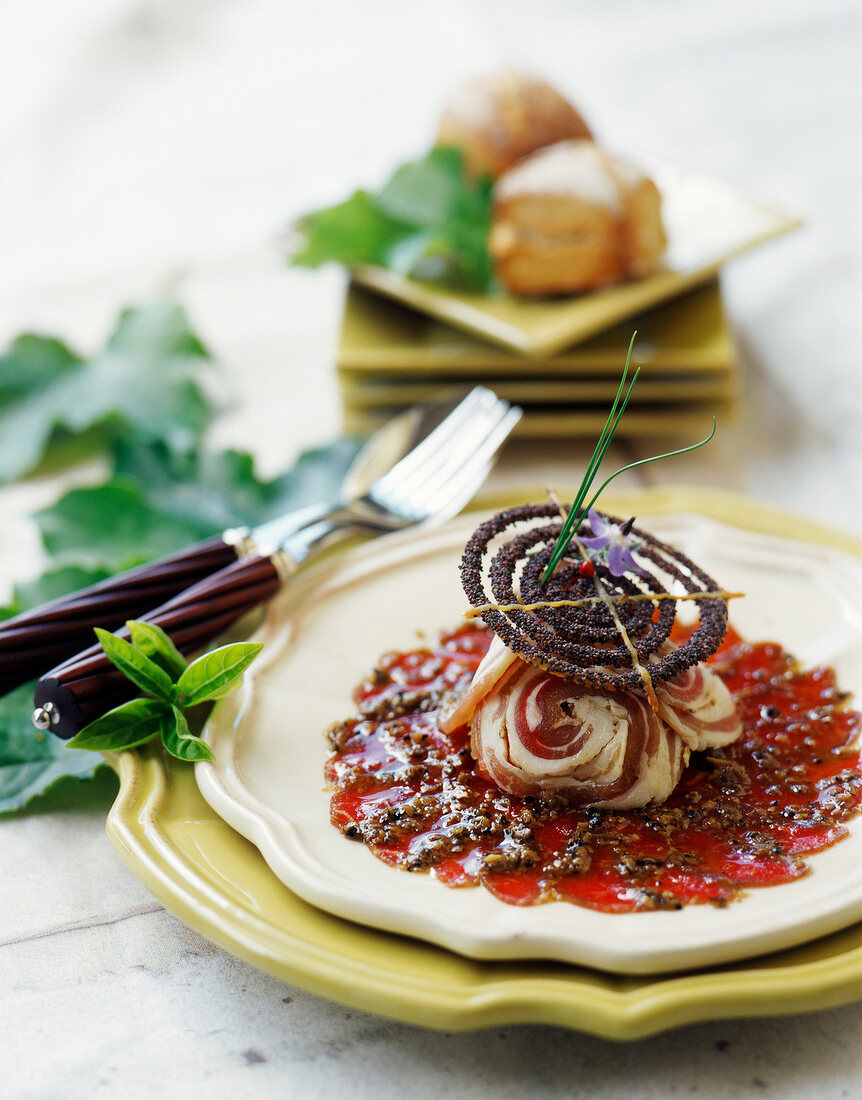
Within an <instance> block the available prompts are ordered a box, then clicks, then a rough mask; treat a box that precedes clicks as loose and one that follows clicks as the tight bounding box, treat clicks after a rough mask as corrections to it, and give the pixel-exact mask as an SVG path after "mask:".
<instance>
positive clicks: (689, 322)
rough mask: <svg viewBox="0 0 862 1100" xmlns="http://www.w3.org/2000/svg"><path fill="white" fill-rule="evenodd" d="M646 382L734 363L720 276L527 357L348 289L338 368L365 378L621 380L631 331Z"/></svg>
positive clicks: (717, 370)
mask: <svg viewBox="0 0 862 1100" xmlns="http://www.w3.org/2000/svg"><path fill="white" fill-rule="evenodd" d="M635 329H637V334H638V336H637V341H636V343H635V347H634V351H633V353H632V361H633V362H634V363H635V365H636V366H639V367H640V368H641V382H640V383H639V385H641V384H642V383H644V382H646V381H648V380H649V379H650V378H652V377H655V376H673V377H678V378H685V379H692V380H695V379H698V378H700V377H701V376H712V375H716V374H722V375H727V374H728V373H729V372H733V373H735V372H736V349H735V346H734V340H733V334H732V332H731V328H730V324H729V322H728V319H727V315H726V313H725V309H724V303H723V301H722V295H721V289H720V287H719V284H718V282H717V280H715V279H712V280H710V281H709V282H708V283H705V284H704V285H703V286H700V287H696V288H695V289H694V290H689V291H686V292H685V293H683V294H680V295H678V296H677V297H676V298H673V299H672V300H671V301H669V302H665V303H663V304H662V305H659V306H656V307H654V308H653V309H649V310H646V311H644V312H642V313H638V314H636V315H635V316H634V317H630V318H628V319H626V320H625V321H620V322H618V323H617V324H615V325H612V326H611V327H610V328H607V329H605V330H604V331H603V332H601V333H599V334H598V335H596V336H593V337H591V338H590V339H589V340H586V341H584V342H582V343H580V344H577V345H576V346H575V347H571V348H566V349H565V350H564V351H561V352H558V353H557V354H556V355H543V354H537V355H531V356H530V357H529V359H527V358H525V357H524V356H523V355H519V354H517V353H516V352H513V351H510V350H508V349H507V348H502V347H499V346H498V345H496V344H489V343H488V342H487V341H486V340H481V339H479V338H478V337H477V336H473V335H471V334H470V333H468V332H464V331H463V330H461V329H457V328H453V327H452V326H451V325H448V324H444V323H442V322H441V321H438V320H436V319H435V318H434V317H429V316H428V315H427V314H424V313H419V312H417V311H415V310H412V309H407V308H405V307H404V306H402V305H399V304H398V303H397V302H394V301H392V300H391V299H387V298H383V297H381V296H380V295H379V294H374V293H373V292H371V291H369V290H365V289H363V288H362V287H360V286H357V285H356V284H355V283H354V284H352V285H351V286H350V287H349V288H348V291H347V297H346V299H345V303H344V313H343V315H342V320H341V334H340V337H339V341H338V358H337V364H338V372H339V375H340V376H341V377H342V378H343V379H344V380H345V381H346V380H348V379H349V380H351V381H353V382H356V383H359V382H363V383H368V384H371V383H374V382H380V383H383V382H396V381H397V382H399V383H402V384H403V383H407V382H411V381H420V380H421V381H427V380H431V379H433V380H435V381H446V380H449V381H452V380H453V379H454V380H460V379H463V378H470V379H472V380H475V381H477V382H479V381H481V382H485V383H486V384H487V383H488V382H489V380H490V381H492V384H493V383H496V382H497V381H504V380H509V381H512V380H515V379H517V380H524V379H527V378H529V379H535V378H541V379H546V380H551V379H556V380H558V381H564V382H577V381H579V380H581V379H604V380H605V381H606V383H607V384H608V385H609V386H610V385H611V383H613V389H614V392H616V383H617V382H618V381H619V375H620V370H621V369H622V364H623V363H624V362H625V357H626V352H627V350H628V346H629V341H630V340H631V336H632V332H633V331H634V330H635Z"/></svg>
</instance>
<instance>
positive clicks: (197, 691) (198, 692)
mask: <svg viewBox="0 0 862 1100" xmlns="http://www.w3.org/2000/svg"><path fill="white" fill-rule="evenodd" d="M126 626H127V627H128V628H129V633H130V634H131V638H132V640H131V642H127V641H126V640H125V638H119V637H117V635H116V634H111V633H109V632H108V631H107V630H101V629H99V628H97V629H96V634H97V635H98V638H99V641H100V642H101V643H102V649H103V650H104V651H105V655H106V656H107V657H108V660H110V661H111V663H112V664H114V665H116V667H117V668H118V669H119V670H120V671H121V672H122V673H123V675H124V676H125V677H126V678H127V679H129V680H131V682H132V683H133V684H134V685H135V686H136V687H139V688H140V689H141V691H142V692H144V695H143V696H142V697H141V698H138V699H132V700H130V701H129V702H128V703H123V704H122V706H119V707H115V708H114V709H113V710H110V711H108V713H107V714H104V715H102V717H101V718H97V719H96V720H95V721H93V722H91V723H90V724H89V725H88V726H85V727H84V729H82V730H81V731H80V732H79V733H77V734H76V735H75V736H74V737H73V738H72V740H71V741H69V742H68V744H69V745H70V746H71V747H72V748H76V749H91V750H92V751H94V752H107V751H109V750H119V749H131V748H135V747H136V746H137V745H143V744H146V742H147V741H152V740H153V738H155V737H161V740H162V744H163V745H164V747H165V749H166V750H167V752H169V753H170V754H171V756H175V757H176V758H177V759H178V760H187V761H195V760H213V759H214V757H213V754H212V750H211V749H210V747H209V745H207V744H206V742H204V741H202V740H201V738H200V737H198V736H196V735H195V734H194V733H192V731H191V727H190V726H189V720H188V717H187V715H186V710H187V709H188V708H190V707H197V706H200V704H201V703H209V702H212V701H214V700H216V699H222V698H223V697H224V696H225V695H229V694H230V693H231V692H232V691H235V690H236V689H237V688H238V687H239V685H240V683H241V682H242V677H243V673H244V672H245V670H246V669H247V668H248V667H249V665H250V664H251V663H252V661H253V660H254V659H255V657H257V655H258V653H260V651H261V650H262V649H263V645H262V644H260V643H259V642H235V643H233V644H231V645H225V646H221V647H220V648H219V649H213V650H211V651H210V652H209V653H205V654H204V655H203V656H202V657H198V659H197V660H196V661H193V662H192V663H191V664H188V662H187V661H186V659H185V658H184V657H183V655H182V654H181V653H180V651H179V650H178V649H177V647H176V646H175V645H174V643H173V642H172V641H171V639H170V638H169V637H168V635H167V634H166V633H165V632H164V631H163V630H162V629H161V627H158V626H155V625H154V624H153V623H148V622H144V621H143V620H140V619H137V620H132V621H131V622H128V623H126Z"/></svg>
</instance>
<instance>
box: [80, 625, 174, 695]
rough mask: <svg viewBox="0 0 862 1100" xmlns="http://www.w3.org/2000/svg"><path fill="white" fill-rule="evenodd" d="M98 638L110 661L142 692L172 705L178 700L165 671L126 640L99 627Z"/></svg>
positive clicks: (97, 630)
mask: <svg viewBox="0 0 862 1100" xmlns="http://www.w3.org/2000/svg"><path fill="white" fill-rule="evenodd" d="M96 636H97V637H98V639H99V641H100V642H101V643H102V649H104V651H105V655H106V656H107V658H108V660H109V661H110V662H111V663H112V664H114V665H116V666H117V668H118V669H119V670H120V672H122V673H123V675H124V676H126V677H127V678H128V679H129V680H131V681H132V683H133V684H135V685H137V687H139V688H140V689H141V691H146V692H147V693H148V694H150V695H155V696H156V698H157V699H162V700H164V701H165V702H166V703H172V702H173V701H174V699H176V697H177V691H176V688H175V687H174V684H173V681H172V680H171V678H170V676H168V674H167V673H166V672H165V670H164V669H163V668H159V666H158V665H157V664H156V663H155V662H154V661H151V660H150V658H149V657H146V656H144V654H143V653H139V652H138V651H137V649H135V647H134V646H133V645H132V644H131V643H130V642H127V641H126V640H125V638H118V637H117V636H116V634H111V633H110V632H109V631H107V630H103V629H102V628H101V627H98V626H97V627H96Z"/></svg>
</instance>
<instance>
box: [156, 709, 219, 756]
mask: <svg viewBox="0 0 862 1100" xmlns="http://www.w3.org/2000/svg"><path fill="white" fill-rule="evenodd" d="M162 744H163V745H164V746H165V748H166V749H167V751H168V752H169V753H170V754H171V756H175V757H176V758H177V760H188V761H190V762H191V761H195V760H215V757H214V756H213V753H212V749H211V748H210V747H209V745H207V743H206V742H205V741H202V740H201V739H200V737H195V736H194V735H193V734H192V733H190V732H189V724H188V722H187V721H186V716H185V715H184V714H183V712H182V711H181V710H180V708H179V707H176V706H175V707H173V708H172V715H171V717H170V718H169V719H168V720H167V721H166V722H165V724H164V726H163V727H162Z"/></svg>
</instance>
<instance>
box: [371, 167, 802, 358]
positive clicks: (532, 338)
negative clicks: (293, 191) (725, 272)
mask: <svg viewBox="0 0 862 1100" xmlns="http://www.w3.org/2000/svg"><path fill="white" fill-rule="evenodd" d="M645 168H646V169H647V171H649V172H650V174H651V175H652V177H653V179H654V180H655V181H656V183H657V184H658V187H659V190H660V191H661V193H662V212H663V216H664V221H665V228H666V231H667V237H668V245H667V249H666V251H665V255H664V257H663V261H662V263H663V266H662V268H661V270H659V271H657V272H656V273H655V274H654V275H650V276H648V277H647V278H645V279H639V280H637V281H635V282H630V283H624V284H622V285H620V286H614V287H608V288H605V289H603V290H597V291H593V292H592V293H589V294H581V295H578V296H577V297H572V298H555V299H530V298H515V297H513V296H511V295H508V294H504V293H499V294H494V295H492V294H479V293H476V292H467V291H458V290H454V289H452V288H449V287H443V286H439V285H437V284H434V283H429V282H421V281H419V280H417V279H410V278H407V277H406V276H403V275H399V274H398V273H397V272H394V271H390V270H388V269H386V268H380V267H360V268H356V269H355V270H354V272H353V277H354V279H355V280H356V281H357V282H359V283H362V284H363V285H364V286H367V287H370V288H371V289H372V290H375V291H377V292H378V293H380V294H385V295H387V296H389V297H391V298H394V299H396V300H397V301H399V302H401V303H402V304H404V305H407V306H410V307H411V308H412V309H415V310H419V311H420V312H422V313H427V314H429V315H430V316H432V317H436V318H438V319H439V320H442V321H446V322H447V324H450V325H454V326H455V327H456V328H461V329H464V330H466V331H467V332H472V333H475V334H476V335H477V336H480V337H481V338H482V339H484V340H490V341H492V342H493V343H496V344H502V345H503V346H504V347H508V348H512V349H514V350H515V351H517V352H520V353H521V354H522V355H528V356H540V355H552V354H554V353H555V352H557V351H559V350H560V349H561V348H565V347H568V346H570V345H572V344H577V343H579V342H580V341H582V340H586V339H587V338H588V337H590V336H593V335H595V333H597V332H601V331H602V330H604V329H606V328H608V327H609V326H610V325H613V324H615V323H616V322H618V321H621V320H623V319H624V318H626V317H631V316H633V315H634V314H636V313H641V312H642V311H643V310H645V309H650V308H652V307H653V306H655V305H658V304H659V303H660V302H665V301H667V300H669V299H670V298H674V297H676V296H677V295H678V294H681V293H683V292H684V291H686V290H690V289H691V288H692V287H695V286H699V285H700V284H701V283H704V282H707V281H708V280H710V279H712V278H714V276H715V275H716V273H717V272H718V270H719V269H720V268H721V266H722V265H723V264H725V263H726V262H727V261H728V260H731V259H733V258H734V257H735V256H738V255H740V254H741V253H743V252H745V251H747V250H748V249H750V248H753V247H755V246H756V245H758V244H762V243H763V242H764V241H767V240H769V239H770V238H772V237H777V236H779V235H780V234H782V233H786V232H787V231H788V230H790V229H794V228H795V227H797V226H798V225H799V224H800V223H799V220H798V219H796V218H793V217H790V216H789V215H787V214H785V213H783V212H782V211H780V210H776V209H774V208H772V207H769V206H767V205H765V204H763V203H761V202H759V201H758V200H755V199H752V198H751V197H750V196H749V195H747V194H746V193H745V192H743V191H741V190H739V189H738V188H736V187H733V186H731V185H730V184H726V183H723V182H722V181H720V180H715V179H711V178H709V177H706V176H699V175H695V174H692V173H688V172H683V171H680V170H678V169H676V168H671V167H669V166H667V165H663V164H655V163H653V164H650V163H647V164H645Z"/></svg>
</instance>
